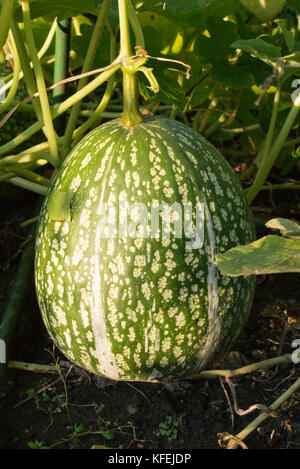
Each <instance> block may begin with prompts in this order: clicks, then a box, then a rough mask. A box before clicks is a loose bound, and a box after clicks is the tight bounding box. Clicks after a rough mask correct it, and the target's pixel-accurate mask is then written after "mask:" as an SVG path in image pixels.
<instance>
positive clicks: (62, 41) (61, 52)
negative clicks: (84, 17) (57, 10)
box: [53, 18, 71, 135]
mask: <svg viewBox="0 0 300 469" xmlns="http://www.w3.org/2000/svg"><path fill="white" fill-rule="evenodd" d="M70 27H71V19H70V18H67V19H65V20H62V21H59V22H58V23H57V26H56V36H55V63H54V78H53V82H54V83H55V84H56V83H59V82H61V81H63V80H64V79H65V78H66V76H67V73H68V67H69V55H70V54H69V51H70ZM66 92H67V83H61V84H60V85H58V86H56V87H55V88H54V90H53V99H54V108H55V107H56V106H57V105H58V104H59V103H61V102H63V100H64V99H65V97H66ZM53 125H54V129H55V131H56V132H57V134H58V135H63V133H64V131H65V115H61V116H59V117H57V118H56V119H55V121H54V122H53Z"/></svg>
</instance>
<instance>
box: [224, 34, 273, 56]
mask: <svg viewBox="0 0 300 469" xmlns="http://www.w3.org/2000/svg"><path fill="white" fill-rule="evenodd" d="M231 47H233V48H235V49H241V50H243V51H245V52H248V53H249V54H251V55H252V56H253V57H256V58H258V59H260V60H268V61H273V60H276V59H278V58H279V57H281V48H280V47H278V46H275V45H274V44H270V43H269V42H266V41H264V40H263V39H261V38H260V37H257V38H256V39H239V40H238V41H235V42H233V43H232V44H231Z"/></svg>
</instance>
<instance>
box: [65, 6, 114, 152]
mask: <svg viewBox="0 0 300 469" xmlns="http://www.w3.org/2000/svg"><path fill="white" fill-rule="evenodd" d="M111 1H112V0H104V1H103V4H102V8H101V10H100V13H99V15H98V18H97V21H96V24H95V27H94V30H93V34H92V37H91V40H90V44H89V47H88V50H87V54H86V58H85V61H84V64H83V67H82V73H86V72H89V71H90V70H91V69H92V66H93V63H94V59H95V55H96V51H97V48H98V45H99V41H100V39H101V36H102V32H103V29H104V26H105V21H106V18H107V15H108V11H109V9H110V5H111ZM87 82H88V78H87V77H84V78H81V79H80V80H79V82H78V87H77V91H79V90H81V89H82V88H83V87H84V86H85V85H86V84H87ZM80 108H81V102H80V101H79V102H78V103H76V104H75V105H74V106H73V108H72V110H71V114H70V116H69V120H68V123H67V127H66V131H65V135H64V155H63V156H65V155H67V154H68V153H69V151H70V148H71V140H72V135H73V132H74V129H75V126H76V123H77V119H78V115H79V112H80Z"/></svg>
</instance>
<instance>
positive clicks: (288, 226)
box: [266, 218, 300, 239]
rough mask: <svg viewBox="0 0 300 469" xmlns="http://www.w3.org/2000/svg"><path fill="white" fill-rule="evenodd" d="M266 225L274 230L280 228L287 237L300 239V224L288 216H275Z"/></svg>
mask: <svg viewBox="0 0 300 469" xmlns="http://www.w3.org/2000/svg"><path fill="white" fill-rule="evenodd" d="M266 226H267V227H268V228H271V229H272V230H279V231H280V233H281V234H282V236H285V237H286V238H292V239H300V226H299V225H298V224H297V223H295V222H294V221H292V220H288V219H287V218H273V219H272V220H269V221H268V222H267V223H266Z"/></svg>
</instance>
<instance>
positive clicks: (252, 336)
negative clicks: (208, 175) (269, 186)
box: [0, 184, 300, 449]
mask: <svg viewBox="0 0 300 469" xmlns="http://www.w3.org/2000/svg"><path fill="white" fill-rule="evenodd" d="M1 187H3V189H1V190H2V191H3V194H2V193H1V201H2V203H1V208H0V223H1V227H0V252H1V255H0V271H1V274H0V275H1V277H0V308H1V309H0V318H1V314H2V312H3V310H4V307H5V305H6V303H7V299H8V296H9V293H10V289H11V286H12V282H13V279H14V276H15V273H16V269H17V266H18V261H19V260H20V255H21V252H22V249H23V248H24V245H25V244H26V240H27V236H28V235H27V234H26V231H24V230H22V229H21V228H20V227H19V223H20V221H23V220H25V219H26V218H30V217H31V216H32V213H33V211H34V207H35V205H36V201H37V199H36V197H35V196H32V195H30V194H27V193H25V191H22V190H21V189H15V188H13V189H11V188H10V187H11V186H8V185H7V186H6V185H4V184H3V185H2V186H1ZM8 187H9V188H8ZM278 200H279V198H278ZM280 201H281V203H280V204H279V203H278V201H277V202H276V200H275V207H276V208H274V209H269V212H267V216H268V217H269V218H273V217H274V216H285V217H287V218H293V219H295V220H296V221H297V220H298V221H299V220H300V203H299V200H297V198H296V199H294V201H293V204H289V203H286V202H285V201H284V197H281V198H280ZM270 210H271V211H270ZM258 215H259V216H262V214H261V213H259V214H258ZM299 304H300V289H299V274H285V275H272V276H266V277H258V278H257V290H256V296H255V301H254V305H253V309H252V312H251V315H250V318H249V321H248V323H247V326H246V327H245V329H244V331H243V332H242V334H241V336H240V337H239V339H238V341H237V342H236V343H235V345H234V349H233V350H232V351H230V352H229V353H228V354H227V355H226V356H225V357H224V358H223V360H222V363H220V364H219V366H218V367H222V368H224V367H226V368H231V369H233V368H237V367H239V366H241V365H245V364H249V363H253V362H257V361H260V360H263V359H266V358H272V357H274V356H276V355H277V353H278V352H279V348H280V344H281V338H282V333H283V330H284V328H285V326H286V325H288V324H292V323H293V322H295V321H297V320H298V321H299ZM299 335H300V334H299V331H297V330H296V329H291V330H290V331H289V332H288V333H287V335H286V338H285V341H284V345H283V350H282V353H292V351H293V348H292V346H291V344H292V341H293V340H294V339H295V338H299ZM11 358H12V359H13V360H19V361H22V362H32V363H45V364H50V363H58V365H59V370H60V373H61V375H62V377H63V379H62V377H61V376H60V375H59V373H58V372H57V373H56V374H50V373H48V374H40V373H34V372H32V371H22V370H16V369H9V370H8V374H7V380H6V382H5V386H4V390H3V392H2V393H1V395H0V416H1V417H0V448H10V449H19V448H43V447H47V448H49V447H50V448H58V449H63V448H74V449H75V448H91V447H92V446H93V445H100V446H107V447H110V448H156V449H157V448H164V449H166V448H175V449H182V448H184V449H190V448H198V449H204V448H205V449H217V448H220V444H219V442H218V439H219V437H218V435H219V434H220V433H223V432H228V433H230V434H236V433H238V432H239V431H240V430H241V429H243V428H244V427H245V426H246V425H248V424H249V423H250V422H251V421H252V420H253V419H254V418H255V417H256V416H257V415H258V412H259V411H258V410H254V411H253V412H251V413H248V414H246V415H244V416H239V415H237V414H234V415H233V413H232V412H230V410H229V404H228V400H227V397H226V395H225V392H224V391H227V393H228V395H229V397H230V398H231V396H230V392H229V389H228V386H227V385H226V384H224V383H223V385H222V383H221V382H220V381H219V379H210V380H207V379H198V380H189V381H181V382H178V383H172V384H146V383H127V382H113V381H109V380H105V379H102V378H97V377H96V376H94V375H90V374H87V373H85V372H83V371H82V370H80V369H78V368H76V367H73V368H71V369H70V363H69V362H67V360H66V359H65V358H64V357H63V356H62V355H61V354H60V353H59V351H58V350H57V349H53V346H52V342H51V340H50V339H49V336H48V334H47V332H46V331H45V328H44V326H43V324H42V321H41V317H40V314H39V311H38V308H37V305H36V300H35V295H34V288H33V286H32V295H31V297H30V298H28V299H27V301H26V308H24V311H22V314H21V319H20V324H19V327H18V331H17V335H16V337H15V341H14V353H13V357H11ZM299 366H300V365H293V364H285V365H280V366H278V367H277V368H276V367H272V368H271V369H268V370H265V371H259V372H255V373H251V374H249V375H244V376H241V377H238V378H235V379H234V383H235V385H236V386H235V389H236V394H237V404H238V406H239V408H241V409H248V408H249V407H250V406H252V405H253V404H264V405H266V406H269V405H270V404H271V403H272V402H274V401H275V400H276V399H277V398H278V397H279V396H280V395H281V394H282V393H283V392H284V391H285V390H286V389H287V388H288V387H289V386H290V385H291V384H292V383H293V382H294V381H295V380H296V379H297V378H298V377H299V375H300V373H299V371H300V370H299ZM66 376H67V377H66ZM231 400H232V399H231ZM232 421H233V424H234V426H233V425H232ZM299 422H300V391H298V392H296V393H295V394H294V395H293V396H292V397H291V398H290V399H289V400H288V401H286V402H285V403H284V404H283V405H282V406H281V407H280V409H279V410H278V411H277V413H276V416H273V417H269V418H268V419H267V420H265V422H264V423H263V424H262V425H261V426H260V427H259V428H258V429H257V430H255V431H254V432H253V433H252V434H251V435H250V436H249V437H248V438H247V439H246V440H245V444H246V445H247V447H249V448H250V449H256V448H260V449H269V448H276V449H286V448H290V449H299V448H300V424H299Z"/></svg>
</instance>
